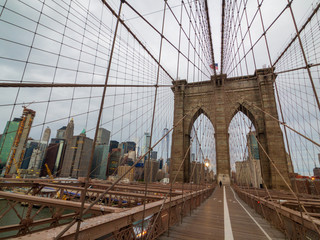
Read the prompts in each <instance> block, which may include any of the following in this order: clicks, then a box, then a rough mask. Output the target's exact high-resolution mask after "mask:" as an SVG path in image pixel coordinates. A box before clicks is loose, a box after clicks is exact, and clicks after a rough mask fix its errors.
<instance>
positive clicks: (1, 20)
mask: <svg viewBox="0 0 320 240" xmlns="http://www.w3.org/2000/svg"><path fill="white" fill-rule="evenodd" d="M128 2H129V3H130V4H132V6H133V7H134V8H135V9H136V10H137V11H138V12H139V13H140V14H142V15H143V16H145V18H146V19H147V20H148V21H149V22H150V23H151V24H152V25H153V26H154V27H155V28H156V29H157V30H158V31H159V32H161V27H162V18H163V11H162V10H163V9H164V1H147V0H144V1H143V0H139V1H128ZM5 3H6V5H5V6H4V4H5ZM108 3H109V4H110V5H111V7H112V8H113V9H114V11H116V12H118V9H119V4H120V1H118V0H110V1H108ZM189 3H190V5H191V6H192V10H193V13H194V14H195V13H196V11H195V5H194V2H193V1H186V6H187V8H188V6H189V5H188V4H189ZM208 3H209V17H210V25H211V32H212V40H213V49H214V57H215V62H216V63H218V64H219V69H218V72H219V71H220V65H221V64H220V63H221V59H220V53H221V1H216V0H209V1H208ZM316 3H318V1H315V0H306V1H301V0H295V1H293V4H292V8H293V12H294V15H295V18H296V20H297V23H298V26H301V25H302V23H303V21H304V20H305V19H306V17H307V16H308V14H309V13H310V11H311V10H312V7H314V6H315V4H316ZM168 4H169V5H170V7H171V8H172V11H173V13H174V15H175V16H176V18H177V19H178V20H179V19H180V12H181V2H180V1H173V0H172V1H168ZM239 4H240V3H239ZM286 4H287V1H286V0H281V1H279V0H268V1H263V4H262V6H261V11H262V16H263V20H264V25H265V28H267V27H268V26H269V25H270V24H271V23H272V21H273V20H274V19H275V18H276V17H277V16H278V15H279V13H280V12H281V11H282V10H283V9H284V7H285V6H286ZM3 6H4V7H3ZM242 8H243V6H240V9H242ZM87 10H89V11H87ZM256 10H257V1H255V0H250V1H248V7H247V13H248V19H249V22H250V19H252V18H253V16H254V13H255V11H256ZM188 13H190V12H189V9H188V10H185V9H183V15H182V27H183V29H184V30H185V32H186V34H188V30H189V18H188V17H187V15H188ZM0 14H1V16H0V29H1V31H0V57H1V58H0V69H1V71H0V81H1V82H9V81H10V82H20V81H22V82H28V81H29V82H41V83H43V82H45V83H52V82H54V83H89V84H90V83H96V84H102V83H104V81H105V75H106V69H107V66H108V59H109V55H110V49H111V44H112V38H113V34H114V30H115V25H116V19H115V18H114V17H113V16H112V14H111V13H110V11H109V10H108V9H107V8H106V7H103V4H102V2H101V1H99V0H85V1H84V0H81V1H79V0H72V1H71V0H69V1H62V0H46V1H45V2H43V1H42V0H32V1H5V0H0ZM234 14H235V19H236V17H237V15H236V13H234ZM174 15H173V14H172V13H171V12H170V11H169V10H167V11H166V17H165V25H164V36H165V37H166V38H167V39H168V40H169V41H170V42H171V43H172V44H173V45H174V46H175V47H176V48H178V47H179V25H178V23H177V22H176V19H175V17H174ZM121 18H122V19H124V20H125V23H126V24H128V26H129V27H130V28H131V29H132V31H133V32H134V33H135V35H136V36H137V37H138V38H139V40H140V41H141V42H142V43H143V44H144V45H145V46H146V47H147V48H148V49H149V50H150V52H151V53H152V55H153V56H154V57H155V59H157V60H158V59H159V47H160V39H161V38H160V36H159V34H158V33H156V31H154V30H153V29H152V28H151V27H150V26H148V24H146V22H144V21H143V20H142V19H141V18H139V17H137V14H136V13H134V12H133V11H132V10H131V9H130V8H129V7H128V6H127V5H126V4H124V5H123V9H122V12H121ZM243 19H244V18H243ZM198 24H199V22H198ZM199 27H200V25H199ZM241 27H242V29H244V30H245V29H246V22H245V21H244V20H242V21H241ZM251 29H252V31H251V37H252V41H253V42H255V41H256V40H257V39H258V38H259V37H260V36H261V34H262V33H263V30H262V27H261V22H260V18H258V17H257V18H256V20H254V22H253V25H252V28H251ZM35 32H36V34H35ZM294 32H295V30H294V26H293V24H292V19H291V15H290V14H289V11H288V10H287V11H286V12H285V13H284V14H283V15H282V16H281V17H280V18H279V19H278V20H277V22H276V24H275V25H274V26H273V27H272V28H271V29H270V31H268V33H267V40H268V44H269V47H270V49H269V50H270V53H271V60H272V62H273V61H274V60H275V59H276V58H277V56H279V54H280V53H281V52H282V51H283V49H284V48H285V46H286V44H287V43H288V41H289V40H290V39H291V37H292V36H293V35H294ZM238 35H239V34H238ZM195 38H196V37H195V34H194V31H192V28H191V32H190V39H191V43H192V44H194V43H195V42H197V41H196V40H194V39H195ZM238 38H240V35H239V36H238ZM243 42H244V48H245V50H244V51H249V49H250V42H249V38H248V36H247V37H246V38H245V39H244V41H243ZM61 43H62V44H61ZM234 44H235V43H234ZM31 46H32V48H31ZM189 46H190V45H189ZM195 47H196V53H195V51H192V49H191V51H189V49H190V48H189V47H188V41H187V36H184V34H182V38H181V44H180V50H181V52H182V53H183V54H184V55H185V56H188V55H189V59H190V61H191V63H194V64H195V65H196V66H197V68H196V67H193V66H192V64H190V63H189V66H188V60H187V59H186V58H185V57H183V56H182V55H180V61H179V67H178V68H177V59H178V53H177V50H176V49H175V48H174V47H172V46H171V45H170V44H169V43H168V42H167V41H164V42H163V44H162V53H161V60H160V62H161V64H162V66H163V67H164V68H165V69H166V71H167V72H168V73H169V75H167V74H166V73H165V72H164V71H163V70H162V69H160V72H159V78H158V83H159V84H162V85H164V84H168V85H170V84H171V80H172V79H171V77H172V78H173V79H177V78H178V79H187V81H188V82H198V81H205V80H209V78H210V76H211V75H212V74H213V71H212V69H210V67H209V63H208V61H207V58H206V57H205V54H206V51H207V49H204V48H205V47H208V45H205V44H202V45H198V44H197V43H196V44H195ZM310 51H311V50H310ZM254 53H255V58H256V64H257V68H262V67H263V65H266V66H268V65H270V63H269V59H268V55H267V52H266V47H265V42H264V40H263V41H260V42H259V43H258V44H257V45H256V46H255V48H254ZM197 54H199V55H197ZM241 54H242V55H240V56H243V53H241ZM226 55H227V56H230V57H229V59H228V61H229V65H227V66H225V67H226V72H227V74H228V76H235V75H237V74H238V75H239V74H240V73H241V71H242V74H243V75H246V74H254V70H255V67H254V64H253V60H252V56H251V55H250V54H248V58H247V62H248V66H249V67H248V72H247V71H245V66H244V61H242V62H241V63H240V64H239V66H238V68H237V69H236V70H234V71H231V69H232V66H233V64H234V63H235V62H234V63H232V61H231V59H232V57H233V55H232V53H231V52H227V53H226ZM290 56H291V57H292V56H295V55H294V54H293V53H292V54H291V55H290ZM299 59H301V58H299ZM315 61H317V59H315ZM292 62H293V65H292V66H290V67H295V66H297V65H298V64H301V61H297V63H295V62H294V60H293V59H291V63H292ZM227 67H228V68H227ZM281 67H283V68H287V67H288V66H286V65H284V64H279V68H281ZM240 68H241V69H240ZM157 71H158V68H157V64H156V62H155V61H154V59H152V58H151V57H150V56H149V55H148V53H146V51H145V50H144V49H143V47H141V46H140V45H139V43H138V42H137V41H136V40H135V39H134V38H133V37H132V35H130V34H128V32H127V30H126V29H125V28H124V27H123V26H122V25H120V26H119V29H118V34H117V42H116V46H115V52H114V56H113V60H112V65H111V72H110V78H109V84H139V85H152V84H155V83H156V81H157ZM177 72H178V74H177ZM304 78H306V77H304ZM278 79H279V88H280V90H281V94H280V95H281V96H282V98H284V101H285V100H286V99H288V97H289V96H287V85H288V83H287V82H286V81H285V80H283V82H281V81H280V80H281V76H278ZM317 80H318V82H319V78H318V79H317ZM296 81H298V84H300V83H299V80H296ZM295 83H296V82H294V81H293V82H292V84H295ZM281 84H282V85H281ZM303 84H304V85H306V84H307V83H303ZM281 87H282V88H281ZM316 87H317V90H318V91H319V83H317V86H316ZM299 91H300V92H301V89H300V90H299ZM307 91H309V90H307ZM308 93H309V92H308ZM101 94H102V89H101V88H77V89H73V88H68V89H66V88H54V89H50V88H32V89H31V88H21V89H17V88H2V89H0V105H1V106H0V107H1V115H0V129H4V127H5V124H6V121H8V120H9V119H13V118H14V117H19V116H20V115H21V112H22V108H21V106H22V105H28V104H29V103H32V102H33V103H32V104H31V105H30V106H29V107H30V108H31V109H34V110H35V111H36V112H37V113H36V118H35V121H34V123H33V126H34V127H33V128H32V130H31V134H30V136H31V137H33V138H35V139H40V136H41V134H42V132H43V130H44V129H45V128H46V127H47V126H49V127H50V128H51V129H52V137H55V133H56V130H57V129H58V128H60V127H62V126H64V125H67V123H68V121H69V120H70V118H71V117H74V119H75V134H79V133H80V132H81V131H82V129H86V130H87V131H88V136H89V137H93V134H94V128H95V125H96V119H97V114H98V109H99V105H100V101H101ZM157 94H158V95H157V102H156V111H155V123H154V137H153V142H155V141H157V140H158V139H159V138H160V137H161V135H162V134H163V129H164V128H169V129H170V128H171V127H172V114H173V94H172V91H171V89H170V88H169V87H165V88H159V89H158V93H157ZM154 95H155V88H153V87H146V88H136V87H130V88H111V87H109V88H108V89H107V93H106V101H105V105H104V108H105V110H104V111H103V116H102V121H101V122H102V127H105V128H107V129H108V130H110V131H111V132H112V139H115V140H118V141H127V140H134V141H137V142H139V143H140V144H141V143H142V142H143V141H142V138H143V134H144V132H150V131H151V122H152V115H153V107H154ZM307 95H308V96H309V94H307ZM290 96H294V94H293V92H292V94H291V95H290ZM293 99H295V97H293ZM299 99H304V97H303V96H299ZM310 101H314V100H310ZM14 103H15V104H16V105H14ZM286 104H287V105H288V106H289V107H288V109H292V110H291V111H292V112H291V113H290V112H287V114H288V115H290V114H291V115H294V116H296V119H295V120H292V121H291V124H293V125H294V124H295V123H296V122H299V119H300V118H299V114H298V113H295V112H294V111H295V110H294V105H295V101H294V100H292V101H289V100H288V103H286ZM301 104H304V102H302V103H301ZM306 108H307V107H306ZM313 109H314V108H312V107H311V108H310V109H307V110H305V113H306V114H307V113H313V115H315V117H313V118H312V119H310V120H308V121H309V124H307V125H304V126H302V127H301V126H297V125H295V126H297V128H299V129H302V130H301V131H303V132H304V133H305V134H307V135H311V134H312V133H311V132H310V129H311V127H312V126H315V125H317V126H315V128H316V132H317V131H318V132H319V125H318V120H319V112H316V111H315V110H313ZM291 119H292V118H291ZM204 121H208V120H204ZM207 125H208V124H205V125H204V126H207ZM213 131H214V130H213ZM247 131H248V129H247ZM310 137H312V138H313V139H314V140H315V141H319V136H317V134H314V135H312V136H310ZM209 138H210V137H209ZM291 138H292V139H294V141H298V140H296V137H295V136H294V135H293V136H291ZM204 141H205V142H206V143H207V144H205V145H209V142H210V145H212V146H214V140H212V138H211V139H207V140H204ZM299 141H300V140H299ZM299 141H298V142H297V143H296V145H299ZM306 144H308V143H306ZM300 145H301V144H300ZM308 146H309V145H308ZM306 149H311V150H310V151H311V153H308V154H305V155H308V157H306V159H305V161H306V163H305V165H309V166H307V167H301V170H300V171H303V172H308V171H309V172H310V169H312V167H313V165H314V162H315V161H316V155H317V152H319V149H317V148H315V147H314V146H310V147H305V148H304V150H299V153H297V156H296V157H295V161H297V160H298V159H297V158H298V155H299V158H301V155H303V154H302V152H303V151H308V152H310V151H309V150H306ZM157 150H158V151H159V152H161V151H162V150H161V149H159V148H158V149H157ZM206 152H211V153H210V155H212V158H214V156H215V154H214V152H212V150H206ZM305 155H303V156H305Z"/></svg>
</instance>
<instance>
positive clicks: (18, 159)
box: [5, 107, 36, 175]
mask: <svg viewBox="0 0 320 240" xmlns="http://www.w3.org/2000/svg"><path fill="white" fill-rule="evenodd" d="M35 115H36V112H35V111H33V110H31V109H28V108H26V107H24V108H23V113H22V120H21V121H20V124H19V127H18V131H17V134H16V136H15V139H14V143H13V145H12V148H11V151H10V154H9V158H8V161H7V166H6V171H5V175H7V174H14V173H16V172H17V170H18V169H19V168H20V165H21V163H22V160H23V156H24V152H25V151H26V144H27V139H28V136H29V133H30V129H31V125H32V122H33V119H34V117H35Z"/></svg>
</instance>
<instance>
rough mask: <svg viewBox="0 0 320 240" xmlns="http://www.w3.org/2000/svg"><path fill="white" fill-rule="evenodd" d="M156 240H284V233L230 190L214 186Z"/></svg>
mask: <svg viewBox="0 0 320 240" xmlns="http://www.w3.org/2000/svg"><path fill="white" fill-rule="evenodd" d="M159 239H160V240H169V239H178V240H179V239H181V240H182V239H184V240H186V239H190V240H191V239H201V240H204V239H227V240H232V239H246V240H250V239H252V240H253V239H254V240H256V239H258V240H264V239H276V240H280V239H285V236H284V234H282V233H281V232H280V231H278V230H277V229H275V228H274V227H272V226H270V224H269V223H268V222H267V221H266V220H264V219H263V218H262V217H261V216H260V215H258V214H257V213H255V212H254V210H252V209H251V208H250V207H248V206H247V205H246V204H245V203H244V202H243V201H242V200H241V199H239V197H237V195H236V193H234V192H233V190H232V189H231V188H230V187H228V186H226V187H222V188H219V187H217V188H216V190H215V191H214V193H213V194H212V196H211V197H210V198H209V199H208V200H207V201H206V202H204V203H203V204H202V205H201V206H200V207H199V208H198V209H196V210H195V211H194V212H193V213H192V216H187V217H185V218H183V223H182V224H179V225H176V226H173V227H171V228H170V230H169V237H168V233H167V232H166V233H164V234H163V235H162V236H161V237H160V238H159Z"/></svg>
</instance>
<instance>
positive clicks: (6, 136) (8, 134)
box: [0, 118, 21, 169]
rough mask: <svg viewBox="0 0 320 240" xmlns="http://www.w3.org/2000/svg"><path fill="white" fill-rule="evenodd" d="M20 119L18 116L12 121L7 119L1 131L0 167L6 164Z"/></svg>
mask: <svg viewBox="0 0 320 240" xmlns="http://www.w3.org/2000/svg"><path fill="white" fill-rule="evenodd" d="M20 121H21V119H20V118H15V119H13V121H8V122H7V124H6V127H5V129H4V131H3V134H2V136H1V139H0V169H2V168H3V167H4V166H5V165H6V164H7V161H8V158H9V154H10V151H11V147H12V144H13V142H14V139H15V137H16V134H17V131H18V127H19V123H20Z"/></svg>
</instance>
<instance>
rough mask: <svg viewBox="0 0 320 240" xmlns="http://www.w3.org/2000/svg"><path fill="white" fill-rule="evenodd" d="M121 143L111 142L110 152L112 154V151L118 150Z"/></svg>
mask: <svg viewBox="0 0 320 240" xmlns="http://www.w3.org/2000/svg"><path fill="white" fill-rule="evenodd" d="M118 146H119V142H118V141H115V140H111V141H110V147H109V152H112V149H114V148H118Z"/></svg>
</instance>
